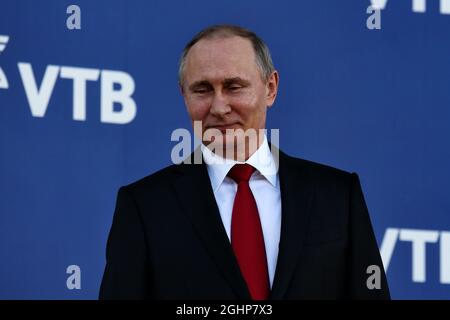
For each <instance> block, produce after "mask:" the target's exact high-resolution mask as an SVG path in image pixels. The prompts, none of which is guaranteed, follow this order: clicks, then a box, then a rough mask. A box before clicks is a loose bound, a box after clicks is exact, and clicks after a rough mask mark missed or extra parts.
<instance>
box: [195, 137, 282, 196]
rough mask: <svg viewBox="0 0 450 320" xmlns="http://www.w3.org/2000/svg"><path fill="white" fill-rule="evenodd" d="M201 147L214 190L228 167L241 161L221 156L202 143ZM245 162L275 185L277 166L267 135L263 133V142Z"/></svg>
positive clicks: (223, 177)
mask: <svg viewBox="0 0 450 320" xmlns="http://www.w3.org/2000/svg"><path fill="white" fill-rule="evenodd" d="M201 148H202V153H203V160H204V161H205V163H206V167H207V169H208V174H209V177H210V179H211V185H212V188H213V190H214V192H216V191H217V189H218V188H219V187H220V185H221V184H222V182H223V180H224V179H225V177H226V176H227V174H228V172H229V171H230V169H231V168H232V167H233V166H234V165H235V164H236V163H241V162H237V161H235V160H231V159H225V158H222V157H220V156H218V155H216V154H215V153H214V152H212V151H211V150H209V149H208V148H207V147H206V146H205V145H203V144H202V145H201ZM245 163H247V164H249V165H251V166H253V167H254V168H255V169H256V170H257V171H256V173H255V174H260V175H262V176H263V177H264V178H266V180H267V181H269V182H270V184H272V186H274V187H276V186H277V173H278V166H277V165H276V164H275V161H274V159H273V156H272V153H271V151H270V148H269V143H268V141H267V137H266V136H265V135H264V141H263V143H262V144H261V145H260V146H259V148H258V150H256V151H255V153H253V154H252V155H251V157H250V158H248V159H247V161H245Z"/></svg>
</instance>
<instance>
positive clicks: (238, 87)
mask: <svg viewBox="0 0 450 320" xmlns="http://www.w3.org/2000/svg"><path fill="white" fill-rule="evenodd" d="M241 88H242V87H240V86H232V87H230V88H229V89H230V90H231V91H237V90H239V89H241Z"/></svg>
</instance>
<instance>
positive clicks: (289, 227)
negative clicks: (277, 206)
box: [270, 151, 313, 299]
mask: <svg viewBox="0 0 450 320" xmlns="http://www.w3.org/2000/svg"><path fill="white" fill-rule="evenodd" d="M279 159H280V166H279V178H280V190H281V214H282V216H281V236H280V245H279V253H278V260H277V267H276V271H275V278H274V282H273V285H272V292H271V296H270V298H271V299H283V297H284V295H285V293H286V291H287V290H288V288H289V283H290V281H291V279H292V276H293V272H294V269H295V266H296V265H297V261H298V260H299V258H300V255H301V251H302V247H303V243H304V239H305V235H306V231H307V227H308V222H309V216H310V212H311V203H312V195H313V191H312V190H311V189H312V185H311V184H310V183H309V180H308V176H307V175H306V173H305V172H304V170H302V169H303V168H302V167H301V166H299V164H298V163H297V162H296V161H295V159H293V158H290V157H289V156H287V155H286V154H284V153H282V152H281V151H280V157H279Z"/></svg>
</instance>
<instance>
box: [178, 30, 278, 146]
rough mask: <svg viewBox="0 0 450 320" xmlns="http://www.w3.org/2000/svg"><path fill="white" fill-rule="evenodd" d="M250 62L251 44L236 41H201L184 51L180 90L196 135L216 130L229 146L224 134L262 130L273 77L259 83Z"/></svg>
mask: <svg viewBox="0 0 450 320" xmlns="http://www.w3.org/2000/svg"><path fill="white" fill-rule="evenodd" d="M255 59H256V57H255V52H254V49H253V46H252V44H251V42H250V41H249V40H247V39H245V38H241V37H237V36H234V37H229V38H217V39H202V40H200V41H199V42H197V43H196V44H195V45H194V46H193V47H192V48H191V49H190V51H189V53H188V55H187V57H186V63H185V69H184V81H183V85H182V88H181V89H182V94H183V97H184V100H185V103H186V106H187V110H188V113H189V115H190V117H191V120H192V122H194V121H201V122H202V135H203V134H204V132H205V131H206V130H208V129H213V128H214V129H218V130H220V131H221V132H222V133H223V134H224V136H223V139H224V141H222V143H224V144H225V145H229V144H230V143H234V140H233V138H232V137H230V136H229V135H226V134H225V133H226V129H243V130H244V131H246V130H248V129H256V130H259V129H264V128H265V123H266V111H267V107H270V106H272V104H273V103H274V101H275V97H276V93H277V87H278V74H277V73H276V72H274V73H273V74H272V75H271V77H270V78H269V80H268V81H263V79H262V75H261V70H260V68H259V67H258V65H257V64H256V60H255ZM197 134H198V133H197Z"/></svg>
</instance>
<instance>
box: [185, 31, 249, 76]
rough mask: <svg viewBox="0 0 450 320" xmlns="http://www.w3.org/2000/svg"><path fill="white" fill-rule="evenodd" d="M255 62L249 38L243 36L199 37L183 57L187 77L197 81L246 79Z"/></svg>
mask: <svg viewBox="0 0 450 320" xmlns="http://www.w3.org/2000/svg"><path fill="white" fill-rule="evenodd" d="M256 67H257V65H256V60H255V53H254V50H253V47H252V44H251V42H250V40H248V39H245V38H242V37H237V36H235V37H228V38H213V39H202V40H200V41H199V42H198V43H196V44H195V45H194V46H193V47H192V48H191V50H190V51H189V53H188V55H187V57H186V70H185V71H186V76H187V77H189V78H191V77H193V78H195V79H190V80H191V81H199V80H206V79H208V78H210V79H214V78H217V79H220V80H222V79H225V78H235V77H240V78H246V77H248V76H249V75H248V73H249V72H253V71H254V70H255V68H256Z"/></svg>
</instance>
